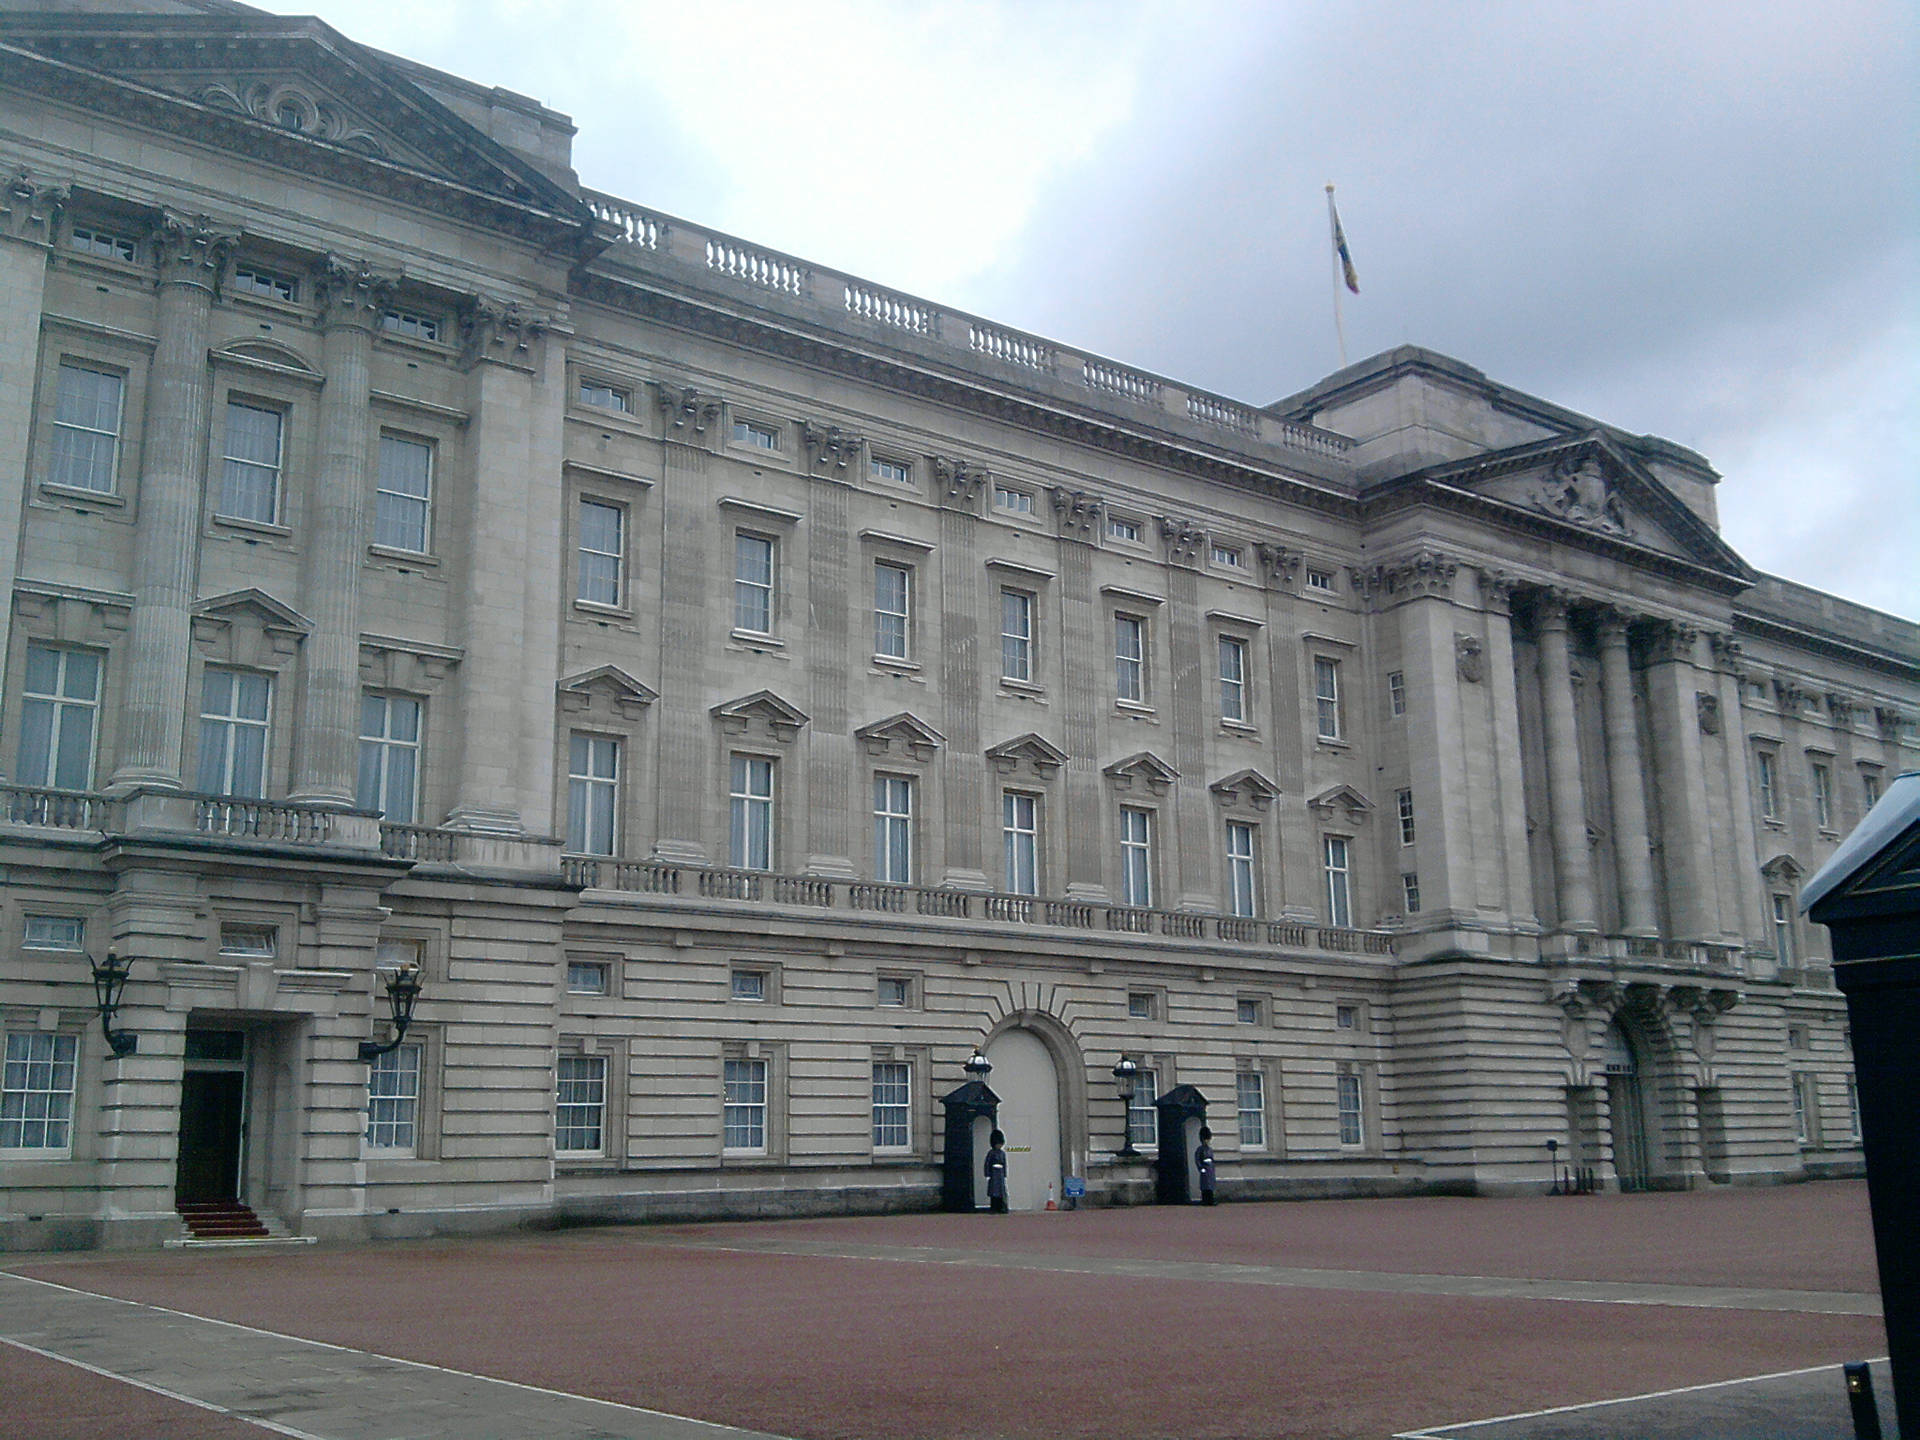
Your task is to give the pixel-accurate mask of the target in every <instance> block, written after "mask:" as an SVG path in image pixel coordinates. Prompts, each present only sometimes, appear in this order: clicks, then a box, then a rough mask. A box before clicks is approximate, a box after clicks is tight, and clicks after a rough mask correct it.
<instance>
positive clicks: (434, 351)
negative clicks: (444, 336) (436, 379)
mask: <svg viewBox="0 0 1920 1440" xmlns="http://www.w3.org/2000/svg"><path fill="white" fill-rule="evenodd" d="M373 339H374V343H375V344H377V345H385V346H390V347H392V348H393V349H395V350H405V351H410V352H412V353H413V354H415V355H425V356H426V357H428V358H429V359H432V360H451V359H453V347H452V346H451V345H449V344H448V343H447V342H446V341H444V340H421V339H418V338H416V337H415V336H412V335H402V334H401V333H400V332H399V331H397V330H389V329H387V328H386V326H384V325H382V324H380V323H379V322H378V321H375V322H374V327H373Z"/></svg>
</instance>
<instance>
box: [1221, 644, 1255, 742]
mask: <svg viewBox="0 0 1920 1440" xmlns="http://www.w3.org/2000/svg"><path fill="white" fill-rule="evenodd" d="M1216 640H1217V643H1216V645H1215V647H1214V650H1215V655H1216V657H1217V661H1218V666H1219V672H1220V718H1221V719H1222V720H1224V721H1226V722H1227V723H1228V724H1230V725H1245V724H1246V723H1247V721H1248V713H1247V642H1246V641H1245V640H1243V639H1241V638H1240V637H1239V636H1238V635H1221V636H1217V637H1216Z"/></svg>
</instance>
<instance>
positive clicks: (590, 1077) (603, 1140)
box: [553, 1052, 609, 1158]
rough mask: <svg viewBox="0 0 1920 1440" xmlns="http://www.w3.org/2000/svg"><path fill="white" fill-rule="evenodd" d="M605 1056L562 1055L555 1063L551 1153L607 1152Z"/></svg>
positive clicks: (581, 1155) (574, 1155)
mask: <svg viewBox="0 0 1920 1440" xmlns="http://www.w3.org/2000/svg"><path fill="white" fill-rule="evenodd" d="M608 1068H609V1067H608V1065H607V1057H606V1056H604V1055H578V1054H574V1055H570V1054H566V1053H564V1052H563V1053H562V1054H560V1055H558V1056H556V1057H555V1060H554V1071H553V1078H554V1092H553V1151H554V1154H555V1155H564V1156H567V1157H569V1158H591V1157H594V1156H600V1155H605V1154H606V1153H607V1070H608Z"/></svg>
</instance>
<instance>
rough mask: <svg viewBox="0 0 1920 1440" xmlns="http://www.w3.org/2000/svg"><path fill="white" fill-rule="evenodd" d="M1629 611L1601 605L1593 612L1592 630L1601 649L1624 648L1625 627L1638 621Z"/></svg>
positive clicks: (1638, 617) (1614, 606) (1636, 616)
mask: <svg viewBox="0 0 1920 1440" xmlns="http://www.w3.org/2000/svg"><path fill="white" fill-rule="evenodd" d="M1640 618H1642V617H1640V616H1639V615H1636V614H1634V613H1633V612H1632V611H1631V610H1623V609H1621V608H1620V607H1619V606H1618V605H1602V606H1600V607H1599V609H1598V610H1596V611H1595V612H1594V629H1595V631H1596V632H1597V633H1598V635H1599V637H1600V644H1601V645H1602V647H1611V646H1616V645H1618V646H1624V645H1625V644H1626V643H1627V627H1628V626H1629V625H1631V624H1633V622H1634V621H1636V620H1638V619H1640Z"/></svg>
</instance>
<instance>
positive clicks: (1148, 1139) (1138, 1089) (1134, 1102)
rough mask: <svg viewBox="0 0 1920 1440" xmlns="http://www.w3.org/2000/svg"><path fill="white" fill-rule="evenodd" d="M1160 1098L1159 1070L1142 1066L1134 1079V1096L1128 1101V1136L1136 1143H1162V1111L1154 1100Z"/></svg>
mask: <svg viewBox="0 0 1920 1440" xmlns="http://www.w3.org/2000/svg"><path fill="white" fill-rule="evenodd" d="M1159 1098H1160V1076H1159V1074H1158V1072H1156V1071H1153V1070H1149V1069H1147V1067H1146V1066H1144V1065H1143V1066H1141V1067H1140V1073H1139V1074H1138V1075H1136V1076H1134V1079H1133V1098H1132V1099H1131V1100H1129V1101H1127V1138H1128V1139H1129V1140H1131V1141H1133V1143H1134V1144H1136V1145H1158V1144H1159V1143H1160V1112H1159V1110H1157V1109H1155V1108H1154V1103H1153V1102H1154V1101H1156V1100H1158V1099H1159Z"/></svg>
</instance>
